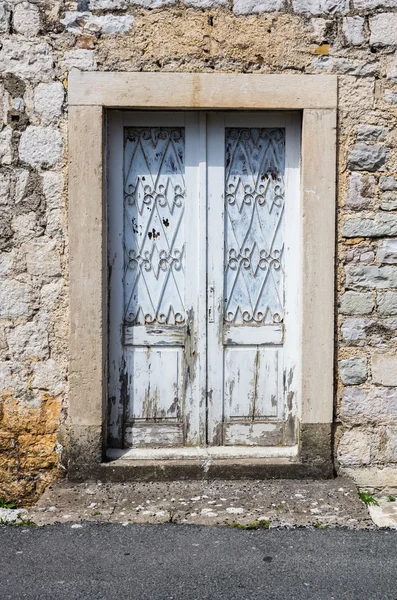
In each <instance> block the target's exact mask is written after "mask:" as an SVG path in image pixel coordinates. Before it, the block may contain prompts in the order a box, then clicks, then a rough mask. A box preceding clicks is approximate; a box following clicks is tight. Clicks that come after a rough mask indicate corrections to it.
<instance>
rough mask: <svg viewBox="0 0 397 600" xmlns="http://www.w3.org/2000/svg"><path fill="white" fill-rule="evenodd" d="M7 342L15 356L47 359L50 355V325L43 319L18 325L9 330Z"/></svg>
mask: <svg viewBox="0 0 397 600" xmlns="http://www.w3.org/2000/svg"><path fill="white" fill-rule="evenodd" d="M7 343H8V347H9V349H10V352H11V354H12V355H13V356H14V357H15V358H32V359H35V360H36V359H39V360H45V359H47V358H48V355H49V347H48V325H47V324H46V323H44V322H42V321H36V322H33V321H32V322H29V323H26V324H25V325H17V326H16V327H14V328H13V329H10V331H9V332H8V334H7Z"/></svg>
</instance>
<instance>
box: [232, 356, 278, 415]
mask: <svg viewBox="0 0 397 600" xmlns="http://www.w3.org/2000/svg"><path fill="white" fill-rule="evenodd" d="M224 357H225V358H224V360H225V366H224V369H225V373H224V378H225V389H224V415H223V418H224V421H229V420H233V419H247V420H254V419H261V418H264V417H277V416H278V408H279V403H280V396H281V398H283V397H284V393H283V369H282V366H283V365H282V359H283V352H282V348H281V347H280V348H277V347H276V348H274V347H273V348H269V347H263V346H239V347H226V348H225V350H224Z"/></svg>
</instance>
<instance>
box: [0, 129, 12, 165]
mask: <svg viewBox="0 0 397 600" xmlns="http://www.w3.org/2000/svg"><path fill="white" fill-rule="evenodd" d="M0 163H1V164H2V165H10V164H11V163H12V129H11V127H7V128H6V129H3V131H0Z"/></svg>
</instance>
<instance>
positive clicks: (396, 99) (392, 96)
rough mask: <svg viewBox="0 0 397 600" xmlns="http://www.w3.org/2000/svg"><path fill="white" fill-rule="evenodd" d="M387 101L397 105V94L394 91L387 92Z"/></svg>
mask: <svg viewBox="0 0 397 600" xmlns="http://www.w3.org/2000/svg"><path fill="white" fill-rule="evenodd" d="M385 100H386V102H389V103H390V104H394V105H395V104H397V92H393V91H392V90H386V91H385Z"/></svg>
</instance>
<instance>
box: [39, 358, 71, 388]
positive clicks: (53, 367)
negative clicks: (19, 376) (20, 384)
mask: <svg viewBox="0 0 397 600" xmlns="http://www.w3.org/2000/svg"><path fill="white" fill-rule="evenodd" d="M32 370H33V381H32V387H33V388H37V389H40V390H46V391H49V392H50V393H51V394H55V395H58V394H61V393H62V392H63V391H64V390H65V375H64V373H63V372H62V369H61V368H60V365H59V363H58V362H57V361H56V360H54V359H53V358H49V359H48V360H47V361H45V362H41V361H40V362H36V363H34V364H33V365H32Z"/></svg>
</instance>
